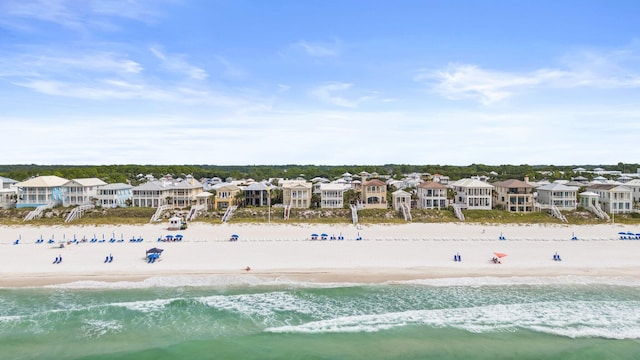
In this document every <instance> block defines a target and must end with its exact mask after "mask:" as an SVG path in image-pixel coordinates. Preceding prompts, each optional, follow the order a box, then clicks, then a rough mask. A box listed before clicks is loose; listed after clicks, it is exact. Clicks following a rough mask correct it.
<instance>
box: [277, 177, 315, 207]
mask: <svg viewBox="0 0 640 360" xmlns="http://www.w3.org/2000/svg"><path fill="white" fill-rule="evenodd" d="M311 192H312V185H311V183H310V182H307V181H305V180H285V181H283V182H282V203H283V204H284V205H285V206H291V207H292V208H298V209H304V208H309V207H310V206H311Z"/></svg>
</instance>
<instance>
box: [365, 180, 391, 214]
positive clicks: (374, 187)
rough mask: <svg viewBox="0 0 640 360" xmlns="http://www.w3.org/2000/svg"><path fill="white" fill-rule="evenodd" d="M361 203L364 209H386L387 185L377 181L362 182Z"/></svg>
mask: <svg viewBox="0 0 640 360" xmlns="http://www.w3.org/2000/svg"><path fill="white" fill-rule="evenodd" d="M360 191H361V192H362V197H361V199H362V203H363V205H364V208H365V209H386V208H387V206H388V204H387V184H385V183H384V182H383V181H381V180H378V179H373V180H366V179H363V180H362V188H361V189H360Z"/></svg>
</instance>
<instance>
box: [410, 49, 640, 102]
mask: <svg viewBox="0 0 640 360" xmlns="http://www.w3.org/2000/svg"><path fill="white" fill-rule="evenodd" d="M639 60H640V57H639V56H638V55H637V51H634V50H633V49H625V50H618V51H612V52H609V53H597V52H593V51H578V52H575V53H572V54H568V55H565V56H563V57H562V58H561V61H560V63H561V65H562V66H559V67H556V68H541V69H536V70H532V71H529V72H509V71H499V70H489V69H484V68H482V67H480V66H478V65H472V64H449V65H448V66H447V67H446V68H444V69H438V70H420V71H419V72H418V75H417V76H416V77H415V78H414V80H415V81H418V82H426V83H427V84H429V85H430V86H431V87H432V89H433V90H434V91H435V92H437V93H439V94H441V95H443V96H444V97H446V98H448V99H453V100H460V99H473V100H477V101H479V102H481V103H483V104H485V105H489V104H493V103H496V102H500V101H502V100H505V99H508V98H510V97H512V96H515V95H518V94H521V93H523V92H526V91H535V90H539V89H540V90H541V89H549V88H555V89H568V88H593V89H617V88H637V87H640V73H639V72H638V71H637V70H636V69H637V64H638V62H639Z"/></svg>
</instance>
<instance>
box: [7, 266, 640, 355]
mask: <svg viewBox="0 0 640 360" xmlns="http://www.w3.org/2000/svg"><path fill="white" fill-rule="evenodd" d="M0 357H1V358H2V359H497V358H498V359H640V281H638V280H634V279H628V278H586V277H585V278H582V277H571V276H565V277H554V278H536V277H527V278H454V279H433V280H417V281H409V282H395V283H385V284H310V283H296V282H287V281H283V280H278V281H265V280H260V279H258V278H255V277H252V276H240V277H221V276H217V277H176V278H152V279H149V280H147V281H144V282H140V283H128V282H122V283H101V282H81V283H71V284H66V285H61V286H54V287H39V288H28V289H24V288H22V289H8V288H5V289H0Z"/></svg>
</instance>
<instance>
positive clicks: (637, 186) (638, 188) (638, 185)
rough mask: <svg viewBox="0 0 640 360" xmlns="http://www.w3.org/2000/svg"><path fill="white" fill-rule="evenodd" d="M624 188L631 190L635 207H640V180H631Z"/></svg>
mask: <svg viewBox="0 0 640 360" xmlns="http://www.w3.org/2000/svg"><path fill="white" fill-rule="evenodd" d="M624 186H626V187H628V188H629V189H631V196H632V197H633V204H634V207H638V206H639V205H640V179H634V180H631V181H629V182H628V183H626V184H624Z"/></svg>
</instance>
